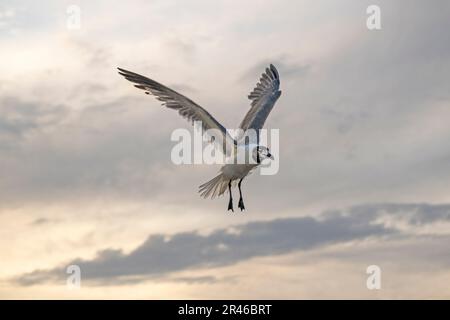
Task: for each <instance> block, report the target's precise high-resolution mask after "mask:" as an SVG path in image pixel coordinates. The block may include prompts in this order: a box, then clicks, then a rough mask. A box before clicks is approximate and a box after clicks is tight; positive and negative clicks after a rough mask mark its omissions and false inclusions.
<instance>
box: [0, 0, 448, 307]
mask: <svg viewBox="0 0 450 320" xmlns="http://www.w3.org/2000/svg"><path fill="white" fill-rule="evenodd" d="M371 4H376V5H378V6H379V7H380V8H381V26H382V29H381V30H373V31H370V30H368V28H367V26H366V19H367V17H368V15H367V13H366V9H367V7H368V6H369V5H371ZM70 5H76V6H78V8H80V13H81V20H80V22H81V24H80V28H79V29H73V28H70V21H72V20H70V19H71V14H70V13H69V14H68V11H67V10H68V8H69V7H70ZM69 11H70V10H69ZM449 16H450V3H449V2H448V1H447V0H436V1H433V4H432V5H431V4H429V3H427V2H425V1H419V0H417V1H408V2H407V3H405V2H404V1H399V0H398V1H381V0H380V1H361V0H352V1H345V2H344V1H334V0H321V1H317V0H315V1H313V0H302V1H287V0H286V1H279V0H277V1H269V0H267V1H262V0H261V1H257V0H253V1H245V2H242V1H239V2H238V1H206V0H192V1H181V0H178V1H176V0H164V1H159V0H153V1H139V0H132V1H127V2H121V3H114V5H112V4H111V2H110V1H96V2H95V3H94V2H93V1H50V0H47V1H39V3H38V2H36V1H20V0H19V1H17V0H15V1H9V0H3V1H2V2H1V4H0V52H1V59H0V67H1V70H2V76H1V78H0V261H1V263H0V298H67V299H76V298H152V299H158V298H161V299H169V298H179V299H193V298H203V299H207V298H209V299H215V298H243V299H244V298H254V299H258V298H286V299H296V298H313V299H314V298H330V299H335V298H384V299H390V298H393V299H396V298H450V286H449V285H448V284H449V283H450V255H449V251H448V248H449V246H450V148H449V141H450V126H449V125H448V121H447V119H449V118H450V82H449V74H450V36H449V34H448V30H449V29H450V20H449V19H448V17H449ZM68 23H69V27H68ZM269 63H273V64H274V65H275V66H276V67H277V68H278V70H279V72H280V77H281V90H282V91H283V94H282V96H281V98H280V99H279V100H278V102H277V105H276V107H275V108H274V110H273V112H272V114H271V115H270V117H269V119H268V121H267V123H266V125H267V127H268V128H274V129H279V130H280V150H279V154H276V155H275V156H276V157H277V158H278V159H280V170H279V172H278V174H276V175H272V176H262V175H259V174H258V173H255V174H254V175H252V176H251V177H249V178H248V179H246V181H245V184H243V191H244V196H245V199H246V207H247V211H245V212H244V213H243V214H241V213H235V214H231V213H227V212H226V206H227V198H226V197H225V198H219V199H216V200H213V201H211V200H204V199H201V198H200V197H199V196H198V193H197V188H198V186H199V185H200V184H201V183H203V182H205V181H207V180H209V179H211V178H212V177H214V176H215V175H216V172H217V170H218V169H219V168H218V167H217V166H208V165H204V166H198V165H196V166H189V165H182V166H176V165H175V164H173V163H172V162H171V160H170V153H171V149H172V147H173V146H174V144H175V143H174V142H171V141H170V135H171V133H172V131H173V130H174V129H177V128H187V129H190V126H189V124H188V123H186V122H185V120H183V119H181V118H180V117H179V116H178V115H177V114H176V113H175V112H173V111H171V110H166V109H164V108H162V107H160V106H159V103H158V102H157V101H156V100H155V99H153V98H152V97H147V96H145V95H144V94H142V92H141V91H138V90H137V89H135V88H133V87H132V86H131V85H130V84H129V83H127V82H126V81H125V80H124V79H123V78H121V77H120V76H118V75H117V72H116V67H118V66H120V67H123V68H125V69H130V70H133V71H136V72H139V73H142V74H145V75H147V76H150V77H152V78H154V79H156V80H158V81H160V82H162V83H164V84H166V85H168V86H171V87H173V88H174V89H176V90H178V91H180V92H181V93H183V94H185V95H187V96H189V97H190V98H191V99H193V100H194V101H196V102H197V103H199V104H200V105H202V106H204V107H206V108H207V109H208V110H209V111H210V112H211V113H212V114H213V115H214V116H215V117H216V118H217V119H219V120H220V121H221V122H222V123H223V124H224V125H225V126H226V127H228V128H236V127H237V125H238V124H239V122H240V121H241V119H242V118H243V116H244V115H245V113H246V111H247V110H248V108H249V101H248V100H247V98H246V96H247V94H248V93H249V92H250V91H251V90H252V88H253V86H254V85H255V83H256V82H257V80H258V78H259V75H260V74H261V72H262V71H263V70H264V68H265V67H266V66H267V65H268V64H269ZM74 264H75V265H79V266H80V268H81V274H82V276H81V278H82V283H81V288H79V289H72V290H70V289H69V287H68V286H67V285H66V280H67V276H68V275H67V273H66V268H67V266H69V265H74ZM370 265H377V266H379V267H380V269H381V289H380V290H368V289H367V287H366V279H367V277H368V274H367V273H366V269H367V267H368V266H370Z"/></svg>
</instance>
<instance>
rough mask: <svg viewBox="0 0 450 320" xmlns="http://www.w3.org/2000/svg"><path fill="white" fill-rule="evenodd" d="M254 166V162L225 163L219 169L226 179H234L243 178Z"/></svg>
mask: <svg viewBox="0 0 450 320" xmlns="http://www.w3.org/2000/svg"><path fill="white" fill-rule="evenodd" d="M256 166H257V165H256V164H226V165H224V166H223V167H222V169H221V171H222V174H223V176H224V178H226V179H227V180H228V179H229V180H235V179H242V178H244V177H245V176H246V175H247V174H248V173H249V172H250V171H251V170H252V169H253V168H255V167H256Z"/></svg>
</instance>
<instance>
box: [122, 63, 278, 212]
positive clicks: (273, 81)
mask: <svg viewBox="0 0 450 320" xmlns="http://www.w3.org/2000/svg"><path fill="white" fill-rule="evenodd" d="M117 69H118V70H119V74H120V75H122V76H124V77H125V79H127V80H128V81H131V82H133V83H134V86H135V87H136V88H138V89H142V90H144V91H145V93H146V94H151V95H153V96H155V97H156V98H157V99H158V100H159V101H162V105H163V106H165V107H167V108H169V109H174V110H176V111H178V113H179V114H180V115H181V116H182V117H183V118H185V119H187V120H188V121H190V122H192V123H194V121H200V122H201V124H202V128H203V130H205V131H206V132H208V131H207V130H210V129H214V130H216V131H215V132H219V135H220V137H219V139H214V138H215V137H213V139H212V141H214V142H215V143H216V145H217V144H218V145H219V147H220V148H221V150H222V152H223V154H225V155H228V156H230V150H231V151H233V150H234V151H236V150H237V149H238V148H241V149H244V150H245V151H247V152H249V154H250V155H251V157H252V160H254V161H253V163H236V161H235V160H236V152H234V153H233V154H234V155H233V154H232V155H231V158H230V157H229V158H228V161H227V162H226V163H225V165H223V166H222V167H221V169H220V171H219V172H220V174H219V175H218V176H216V177H215V178H213V179H211V180H209V181H208V182H206V183H204V184H202V185H201V186H200V187H199V193H200V196H201V197H203V198H208V197H211V199H213V198H215V197H216V196H221V195H223V194H224V193H225V192H226V191H227V189H228V193H229V201H228V211H229V210H231V211H232V212H234V208H233V195H232V192H231V187H232V186H235V183H236V181H238V183H237V185H238V188H239V204H238V207H239V209H241V211H243V210H245V206H244V200H243V198H242V190H241V183H242V180H244V178H245V177H246V176H247V175H249V174H250V173H251V172H252V171H253V170H254V169H255V168H256V167H258V166H259V165H260V164H261V162H262V161H264V160H265V159H271V160H274V157H273V155H272V154H271V153H270V151H269V148H267V147H266V146H261V145H259V130H260V129H262V127H263V125H264V122H265V121H266V119H267V117H268V115H269V113H270V111H272V108H273V107H274V105H275V103H276V102H277V100H278V98H279V97H280V95H281V91H280V90H279V88H280V76H279V74H278V71H277V69H276V68H275V67H274V66H273V65H272V64H270V66H268V67H267V68H266V69H265V71H264V72H263V73H262V75H261V78H260V80H259V82H258V83H257V84H256V87H255V88H254V89H253V91H252V92H251V93H250V94H249V95H248V98H249V99H250V100H251V107H250V110H249V111H248V112H247V114H246V115H245V117H244V119H243V120H242V122H241V124H240V125H239V127H240V129H241V133H242V132H244V135H245V133H246V132H248V131H250V130H254V131H256V138H257V139H256V143H250V142H248V140H246V141H243V140H244V138H242V134H241V135H240V137H239V136H238V137H235V138H233V137H231V136H230V134H229V133H228V131H227V130H226V129H225V127H224V126H223V125H221V124H220V123H219V122H218V121H217V120H216V119H215V118H214V117H213V116H212V115H211V114H210V113H209V112H208V111H206V110H205V109H204V108H202V107H201V106H199V105H198V104H196V103H195V102H194V101H192V100H191V99H189V98H187V97H186V96H184V95H182V94H180V93H178V92H176V91H175V90H172V89H170V88H168V87H166V86H164V85H163V84H161V83H159V82H156V81H155V80H152V79H150V78H147V77H144V76H142V75H140V74H137V73H134V72H131V71H128V70H125V69H122V68H117Z"/></svg>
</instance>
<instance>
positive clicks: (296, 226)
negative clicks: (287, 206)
mask: <svg viewBox="0 0 450 320" xmlns="http://www.w3.org/2000/svg"><path fill="white" fill-rule="evenodd" d="M385 214H388V215H391V216H395V217H397V218H400V217H404V218H407V221H408V222H409V223H410V224H411V225H414V226H422V225H425V224H427V223H430V222H437V221H447V222H448V221H450V205H447V204H445V205H431V204H374V205H362V206H356V207H352V208H350V209H348V210H342V211H341V210H334V211H327V212H325V213H324V214H322V215H321V216H320V217H318V218H311V217H296V218H284V219H276V220H271V221H257V222H250V223H247V224H243V225H237V226H234V227H233V228H231V229H230V228H227V229H218V230H215V231H214V232H212V233H210V234H208V235H200V234H199V233H198V232H182V233H177V234H174V235H170V236H169V235H163V234H156V235H151V236H149V237H148V239H147V240H146V241H145V242H144V243H142V244H141V245H140V246H139V247H137V248H136V249H135V250H133V251H132V252H130V253H124V252H123V251H122V250H120V249H106V250H103V251H100V252H98V254H97V256H96V257H95V258H94V259H92V260H83V259H75V260H73V261H70V262H68V263H66V264H65V266H68V265H72V264H75V265H79V266H80V267H81V270H82V274H83V279H84V280H85V281H88V282H89V281H91V282H94V283H95V282H100V283H116V284H117V283H121V281H122V280H125V281H126V282H127V283H129V282H130V281H142V280H144V279H149V278H159V277H163V276H167V275H168V274H170V273H171V272H175V271H182V270H186V269H191V268H198V267H217V266H224V265H230V264H234V263H237V262H239V261H243V260H247V259H250V258H252V257H261V256H273V255H279V254H285V253H289V252H293V251H298V250H311V249H314V248H316V247H320V246H325V245H328V244H336V243H343V242H347V241H354V240H362V239H365V238H367V237H385V236H394V235H396V236H407V235H406V234H402V232H401V231H400V230H397V229H395V228H392V227H387V226H385V225H384V224H383V223H382V222H380V221H378V222H377V218H380V217H382V215H385ZM64 270H65V267H58V268H55V269H52V270H36V271H34V272H31V273H28V274H24V275H22V276H20V277H18V278H17V279H16V281H17V282H18V283H20V284H21V285H33V284H37V283H41V282H48V281H59V280H61V279H63V278H64V277H65V273H64ZM130 279H132V280H130Z"/></svg>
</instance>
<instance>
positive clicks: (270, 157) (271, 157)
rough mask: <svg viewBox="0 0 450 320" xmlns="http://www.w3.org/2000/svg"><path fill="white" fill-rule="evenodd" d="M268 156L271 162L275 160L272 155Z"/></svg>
mask: <svg viewBox="0 0 450 320" xmlns="http://www.w3.org/2000/svg"><path fill="white" fill-rule="evenodd" d="M267 156H268V157H269V159H270V160H275V158H274V157H273V155H272V154H271V153H268V154H267Z"/></svg>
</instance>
